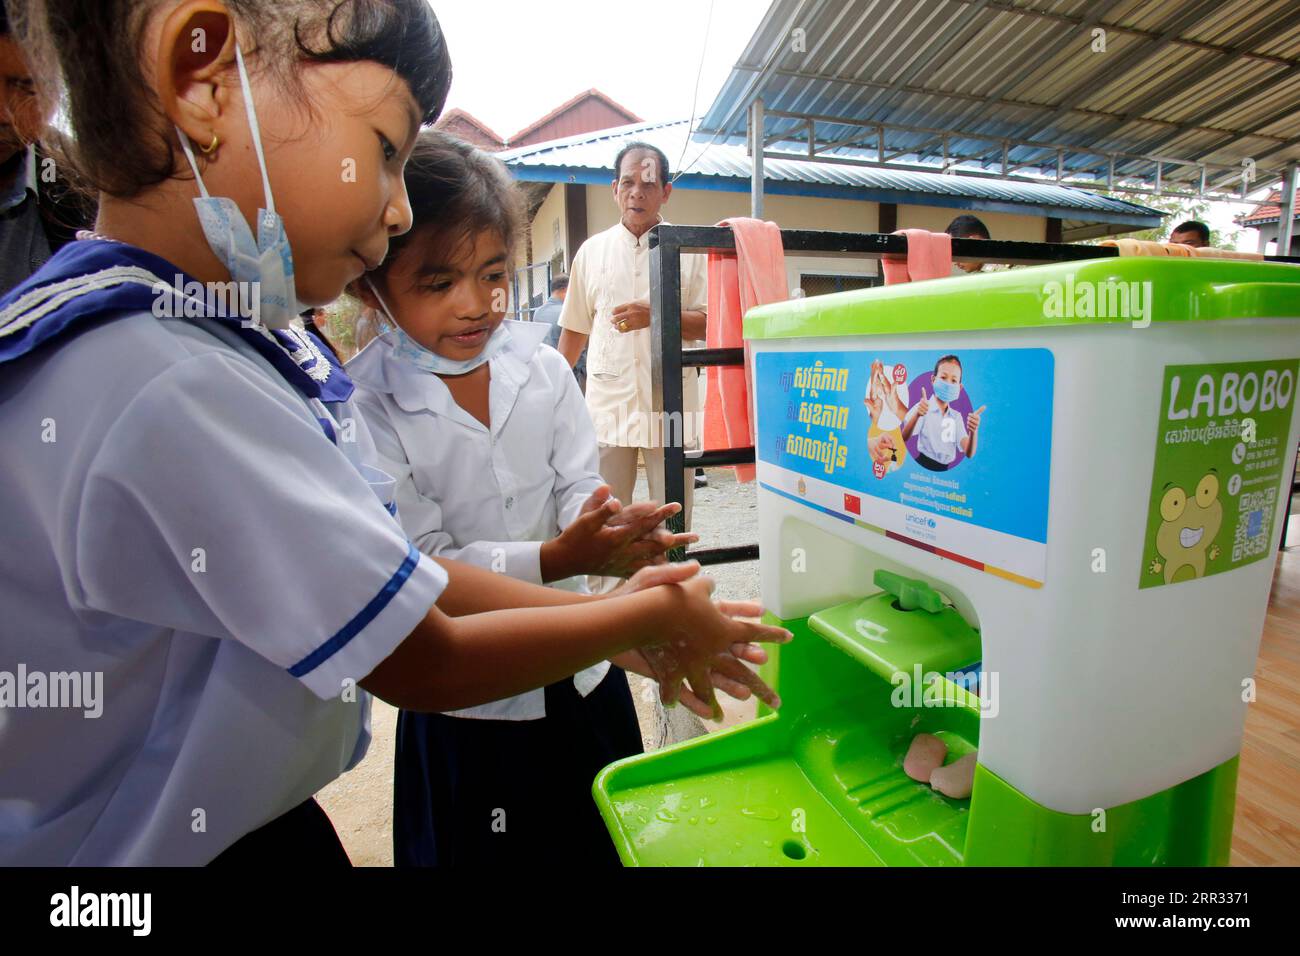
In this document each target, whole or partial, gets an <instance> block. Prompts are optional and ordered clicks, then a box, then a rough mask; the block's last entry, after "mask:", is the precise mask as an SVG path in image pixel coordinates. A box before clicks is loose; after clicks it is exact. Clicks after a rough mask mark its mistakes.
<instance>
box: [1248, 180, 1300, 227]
mask: <svg viewBox="0 0 1300 956" xmlns="http://www.w3.org/2000/svg"><path fill="white" fill-rule="evenodd" d="M1281 218H1282V193H1281V191H1280V190H1277V189H1275V190H1273V191H1272V192H1271V193H1269V194H1268V198H1267V199H1265V200H1264V201H1263V202H1262V203H1260V204H1259V205H1258V206H1256V207H1255V211H1254V212H1252V213H1250V214H1249V215H1246V216H1242V217H1241V218H1239V219H1238V220H1237V225H1239V226H1254V225H1257V224H1260V223H1268V222H1277V221H1278V220H1279V219H1281ZM1295 218H1296V219H1300V208H1297V209H1296V210H1295Z"/></svg>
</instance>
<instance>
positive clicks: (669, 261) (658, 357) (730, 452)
mask: <svg viewBox="0 0 1300 956" xmlns="http://www.w3.org/2000/svg"><path fill="white" fill-rule="evenodd" d="M781 243H782V245H783V246H784V248H785V252H786V255H816V256H824V257H844V258H854V259H879V258H881V257H882V256H906V255H907V237H906V236H896V235H889V234H885V233H876V232H823V231H819V230H814V229H783V230H781ZM735 249H736V239H735V234H734V233H733V232H732V231H731V229H730V228H727V227H725V226H672V225H663V226H655V227H654V228H653V229H651V230H650V334H651V336H652V341H653V342H654V343H655V344H654V347H653V348H652V349H651V353H652V354H651V369H650V381H651V388H652V403H651V407H652V408H654V409H655V410H656V411H658V412H659V413H661V414H662V420H663V422H665V423H682V424H679V425H678V426H677V427H676V428H675V429H672V428H664V429H663V440H664V473H665V474H664V497H665V498H666V499H667V500H668V501H675V502H677V503H678V504H682V503H684V502H685V499H686V471H685V469H687V468H697V467H700V468H714V467H718V466H722V465H745V464H753V463H754V461H755V457H754V446H753V445H747V446H745V447H743V448H725V449H719V450H716V451H698V452H689V453H688V452H687V451H686V448H685V434H684V431H685V429H684V417H683V407H682V369H684V368H702V367H706V366H709V365H723V366H725V365H744V363H745V351H744V349H741V348H725V349H684V348H682V259H681V257H682V254H683V253H686V254H692V253H709V252H734V251H735ZM1118 255H1119V250H1118V249H1117V248H1115V247H1114V246H1084V245H1072V244H1070V243H1054V242H1009V241H1005V240H999V239H954V240H952V258H953V261H954V262H1001V263H1008V264H1011V265H1037V264H1041V263H1045V262H1073V261H1078V260H1082V259H1104V258H1111V257H1113V256H1118ZM1266 259H1267V261H1270V262H1294V263H1300V257H1294V256H1268V257H1266ZM1293 481H1294V479H1293ZM685 521H686V519H685V514H684V512H683V513H678V514H677V515H676V516H674V517H673V518H671V519H669V526H670V528H671V529H672V530H673V531H677V532H680V531H682V530H684V528H685ZM670 557H671V558H672V560H674V561H681V560H684V559H691V558H693V559H695V560H698V561H699V562H700V563H701V564H726V563H729V562H733V561H753V560H756V559H757V558H758V545H757V544H746V545H732V546H728V547H722V548H699V549H696V550H694V551H690V552H687V551H686V550H685V549H684V548H679V549H677V550H675V551H674V552H673V553H672V554H671V555H670Z"/></svg>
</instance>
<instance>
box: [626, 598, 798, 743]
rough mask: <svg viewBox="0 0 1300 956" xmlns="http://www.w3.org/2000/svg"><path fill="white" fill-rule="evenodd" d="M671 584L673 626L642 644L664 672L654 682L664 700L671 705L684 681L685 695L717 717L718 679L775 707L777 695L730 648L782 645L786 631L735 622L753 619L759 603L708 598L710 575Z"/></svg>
mask: <svg viewBox="0 0 1300 956" xmlns="http://www.w3.org/2000/svg"><path fill="white" fill-rule="evenodd" d="M677 587H678V589H679V590H680V592H681V599H682V607H681V611H680V613H678V614H675V615H674V616H673V617H672V618H671V620H672V621H673V622H674V625H675V626H674V627H673V628H672V631H671V632H670V635H669V637H668V640H667V641H665V642H663V643H662V644H659V645H653V649H649V648H643V651H646V650H649V654H650V656H652V657H653V658H654V663H656V665H657V666H659V667H661V668H662V669H663V670H664V671H665V674H664V679H661V680H660V684H659V686H660V695H661V697H662V699H663V701H664V703H665V704H671V703H673V702H674V701H675V700H676V699H677V698H678V696H679V691H680V688H681V684H682V682H683V681H685V682H686V684H687V685H688V687H689V689H690V692H691V694H692V695H693V696H694V697H695V698H696V699H697V700H698V701H700V702H702V703H703V704H704V705H705V706H707V707H708V708H709V712H710V717H711V718H712V719H714V720H718V719H720V718H721V716H722V710H721V707H719V705H718V702H717V698H716V696H715V694H714V689H715V686H718V685H717V683H716V681H718V680H720V681H721V682H722V685H721V689H723V690H724V691H725V690H726V689H727V688H728V687H733V689H737V690H739V686H744V687H745V688H747V689H749V690H750V691H751V692H752V693H756V694H758V695H759V697H760V699H762V700H764V701H766V702H768V703H769V704H770V705H772V706H777V705H779V704H780V699H779V698H777V697H776V695H775V693H774V692H773V691H772V690H771V688H769V687H768V686H767V684H765V683H764V682H763V681H762V679H761V678H759V677H758V676H757V675H756V674H754V673H753V672H752V671H750V670H749V669H748V668H747V667H745V666H744V664H743V663H741V661H740V660H739V659H738V658H736V656H735V652H734V648H735V646H736V645H738V644H751V643H755V642H773V643H785V642H786V641H788V640H790V636H791V635H790V632H789V631H787V630H785V628H781V627H773V626H771V625H767V624H760V623H757V622H754V621H746V620H741V619H742V618H757V617H759V616H760V615H761V614H762V613H763V608H762V605H760V604H758V602H756V601H719V602H714V601H713V599H712V595H713V587H714V583H713V579H712V578H709V577H707V576H705V575H696V576H695V577H693V578H689V579H687V580H686V581H684V582H682V583H680V584H678V585H677ZM728 658H730V659H728ZM736 685H739V686H736ZM692 709H694V708H692Z"/></svg>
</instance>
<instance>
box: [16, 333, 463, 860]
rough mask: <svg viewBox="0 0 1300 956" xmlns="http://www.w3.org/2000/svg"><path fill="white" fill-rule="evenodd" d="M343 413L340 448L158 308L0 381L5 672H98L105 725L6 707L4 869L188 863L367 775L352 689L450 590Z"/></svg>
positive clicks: (247, 368)
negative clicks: (364, 460)
mask: <svg viewBox="0 0 1300 956" xmlns="http://www.w3.org/2000/svg"><path fill="white" fill-rule="evenodd" d="M209 324H211V323H209ZM350 405H351V403H345V404H343V405H334V406H333V407H334V408H336V409H341V414H340V415H339V416H338V418H336V419H335V421H334V425H335V426H336V434H341V435H344V436H347V435H353V434H355V435H356V436H357V438H358V442H357V444H358V448H356V449H348V448H346V447H345V445H346V444H347V442H346V439H344V440H343V441H344V444H340V445H336V444H334V443H332V442H331V441H330V440H329V439H328V438H327V437H326V435H325V433H324V431H323V429H322V427H321V425H320V424H319V422H318V420H317V419H318V417H319V416H320V415H321V413H322V412H325V411H326V409H325V406H324V405H322V404H320V402H319V401H316V400H311V401H310V402H309V400H308V399H306V398H304V397H303V396H302V395H301V394H300V393H299V392H297V391H296V390H295V389H293V388H292V387H291V386H290V385H289V384H288V383H287V382H286V381H285V380H284V379H283V378H282V377H281V376H280V375H279V374H278V373H277V372H276V371H275V369H274V368H273V367H272V366H271V365H270V363H269V362H268V361H267V360H266V359H265V358H263V357H262V356H261V355H259V354H258V353H257V352H256V351H255V350H254V349H253V348H252V347H251V346H250V345H248V344H247V343H245V342H243V341H241V340H240V339H239V337H238V335H237V334H236V333H234V332H233V331H230V330H226V329H221V328H215V327H214V328H209V327H208V326H207V325H204V326H202V327H200V325H199V324H197V323H196V321H195V320H171V319H162V320H160V319H157V318H155V317H153V316H152V315H150V314H148V313H139V314H136V315H132V316H128V317H124V318H121V319H118V320H116V321H113V322H109V323H107V324H105V325H101V326H99V327H93V328H90V329H88V330H87V331H84V332H82V333H80V334H79V335H77V336H75V337H74V338H72V339H71V340H69V341H67V342H66V343H63V344H62V345H61V346H60V347H58V348H53V347H47V348H44V349H40V350H38V351H36V352H35V353H33V354H32V355H29V356H27V357H25V358H23V359H21V360H19V361H16V362H13V363H11V364H9V365H7V366H5V367H3V369H0V461H3V462H4V463H5V465H4V468H3V469H0V526H3V527H4V534H3V536H0V607H3V608H4V609H5V613H4V618H3V623H0V650H2V651H3V653H2V654H0V671H8V672H10V673H11V674H13V672H14V671H15V670H16V668H17V667H18V665H19V664H22V665H23V667H24V669H25V670H26V671H27V672H28V674H30V673H31V672H33V671H40V672H43V673H46V674H49V673H55V672H65V673H66V672H98V673H99V674H102V700H101V702H100V703H101V705H102V713H101V715H100V716H99V717H98V718H87V717H85V716H84V710H83V709H77V708H61V709H48V708H41V709H37V708H31V707H21V706H13V703H12V702H11V703H10V705H9V706H4V707H0V865H16V864H26V865H32V864H37V865H62V864H69V865H77V866H104V865H139V864H150V865H153V864H161V865H193V864H203V863H206V862H208V861H210V860H211V859H212V858H214V857H215V856H217V855H218V854H219V853H220V852H221V851H222V850H224V849H226V848H227V847H228V846H230V845H231V844H232V843H234V842H235V841H236V840H237V839H238V838H239V837H241V836H243V835H245V834H247V833H249V832H251V831H252V830H254V829H256V828H257V827H259V826H261V825H263V824H265V823H267V822H269V821H270V820H272V819H274V818H276V817H277V816H280V815H281V814H283V813H285V812H287V811H288V810H291V809H292V808H294V807H295V806H297V805H298V804H299V803H301V802H302V801H304V800H306V799H307V798H308V797H310V796H311V795H312V794H314V793H315V792H316V791H318V790H319V789H320V788H321V787H323V786H324V785H325V784H327V783H329V782H330V781H331V780H333V779H334V778H335V777H337V776H338V775H339V774H340V773H342V772H343V771H344V770H345V769H348V768H350V767H351V766H353V765H354V764H355V763H356V762H357V761H358V760H360V759H361V757H362V756H363V755H364V753H365V750H366V747H367V744H368V742H369V697H368V695H367V694H366V693H365V692H364V691H362V690H360V689H359V688H356V687H355V682H357V681H359V680H361V679H363V678H364V677H365V676H366V675H367V674H369V673H370V671H371V670H373V669H374V667H375V666H376V665H377V664H379V663H380V662H381V661H383V660H384V659H385V658H386V657H388V656H389V655H390V654H391V653H392V651H393V650H394V649H395V648H396V647H397V645H398V644H400V643H401V642H402V640H403V639H404V638H405V637H406V636H407V635H408V634H409V633H410V632H411V631H412V629H414V627H415V626H416V625H417V624H418V623H419V622H420V620H421V619H422V618H423V617H424V616H425V615H426V613H427V612H428V610H429V608H430V606H431V605H432V604H433V603H434V601H435V600H436V599H437V598H438V596H439V595H440V594H441V593H442V590H443V588H444V587H445V586H446V583H447V576H446V572H444V571H443V569H442V568H441V567H439V566H438V565H437V563H436V562H433V561H430V560H429V559H428V558H425V557H423V556H421V555H420V554H419V553H418V551H416V550H415V549H414V548H413V547H412V546H411V544H410V542H409V541H408V540H407V538H406V535H405V534H403V533H402V530H401V528H400V527H399V526H398V525H397V523H396V522H395V521H394V520H393V518H392V517H391V515H390V514H389V512H388V511H387V510H386V509H385V506H384V505H383V504H382V503H381V501H380V500H379V498H378V497H377V496H376V494H375V492H374V491H373V490H372V488H371V486H370V485H369V484H368V483H367V481H366V480H365V479H364V478H363V477H362V475H361V473H360V472H359V470H358V468H357V467H355V465H356V463H357V459H359V458H360V457H361V456H363V455H364V454H365V449H364V445H365V436H364V428H363V426H362V425H361V423H360V422H359V421H357V422H355V424H354V428H355V431H353V430H352V429H349V428H348V422H347V419H348V418H357V417H358V416H356V415H354V414H353V413H352V412H351V411H349V408H350ZM50 429H53V431H51V430H50ZM350 459H353V460H350ZM372 474H373V473H372ZM381 483H382V482H381Z"/></svg>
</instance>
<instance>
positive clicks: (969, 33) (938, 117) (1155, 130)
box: [700, 0, 1300, 186]
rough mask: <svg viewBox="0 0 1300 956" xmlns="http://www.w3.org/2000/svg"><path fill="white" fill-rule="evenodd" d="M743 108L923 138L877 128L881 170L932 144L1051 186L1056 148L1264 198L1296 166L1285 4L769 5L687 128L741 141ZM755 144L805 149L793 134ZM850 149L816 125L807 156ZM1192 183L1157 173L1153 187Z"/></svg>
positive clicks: (1076, 159) (1177, 0) (1291, 0)
mask: <svg viewBox="0 0 1300 956" xmlns="http://www.w3.org/2000/svg"><path fill="white" fill-rule="evenodd" d="M796 31H799V32H796ZM1102 46H1104V49H1102V48H1101V47H1102ZM760 95H761V97H762V99H763V101H764V104H765V107H766V108H767V110H768V111H769V113H770V112H771V111H776V112H785V113H793V114H799V115H801V116H807V115H810V114H817V115H822V116H829V117H832V118H838V119H841V120H843V119H849V120H853V121H856V122H860V123H873V124H890V125H893V126H900V127H912V128H916V127H920V128H922V129H923V130H926V131H927V132H909V131H907V130H903V129H887V130H886V131H885V152H886V154H890V153H897V154H898V155H896V156H894V157H893V160H892V161H894V162H909V163H934V162H938V161H940V160H941V156H942V150H943V145H942V142H941V139H942V136H940V137H938V141H937V138H936V135H935V132H936V131H937V132H938V133H939V134H947V136H948V139H947V150H948V157H949V160H950V161H951V162H957V161H963V162H966V163H968V164H970V165H971V166H972V167H974V168H982V169H988V170H992V171H995V172H998V171H1000V165H1001V161H1002V147H1001V145H1000V143H999V142H998V141H999V140H1002V139H1006V140H1013V141H1022V142H1027V143H1029V144H1030V145H1024V146H1014V145H1013V146H1012V147H1011V148H1010V149H1009V153H1008V160H1009V164H1010V165H1011V166H1014V165H1016V164H1020V163H1026V164H1030V165H1029V166H1028V167H1026V169H1028V170H1031V171H1033V172H1034V173H1035V174H1037V175H1045V176H1051V177H1053V178H1054V177H1055V175H1056V171H1057V147H1064V152H1063V155H1062V156H1061V167H1062V172H1063V174H1064V175H1066V176H1069V175H1072V174H1079V175H1081V174H1084V173H1086V172H1087V170H1088V169H1089V168H1090V167H1092V168H1094V169H1097V168H1100V171H1101V173H1102V174H1103V176H1104V174H1105V172H1106V167H1107V164H1108V154H1111V155H1115V156H1116V157H1117V160H1116V167H1115V168H1116V173H1117V174H1118V175H1121V176H1126V177H1130V178H1132V179H1133V180H1144V181H1146V182H1147V183H1148V184H1152V181H1153V180H1154V179H1155V163H1154V161H1152V160H1150V159H1147V160H1142V159H1137V158H1133V157H1139V156H1143V157H1158V158H1166V159H1169V160H1173V159H1177V160H1183V161H1189V162H1191V163H1195V164H1205V165H1208V167H1209V168H1208V170H1207V174H1208V177H1209V179H1210V183H1209V184H1210V185H1214V181H1215V180H1226V179H1228V178H1230V177H1231V176H1232V175H1233V174H1234V173H1235V172H1237V171H1239V169H1240V166H1241V164H1242V161H1243V160H1245V159H1253V160H1254V161H1255V163H1256V165H1257V168H1258V170H1259V173H1260V178H1259V179H1258V181H1257V185H1264V184H1265V183H1266V182H1267V181H1268V178H1267V177H1273V178H1276V176H1275V174H1276V173H1279V172H1280V170H1281V169H1282V168H1283V167H1284V166H1285V165H1286V163H1288V162H1291V161H1297V160H1300V136H1297V135H1296V132H1297V127H1298V126H1300V3H1297V2H1296V0H1000V2H999V0H775V2H773V3H772V6H771V8H770V9H769V10H768V13H767V15H766V17H765V18H764V20H763V21H762V23H761V24H760V26H759V27H758V29H757V31H756V32H755V34H754V36H753V38H752V39H751V41H750V43H749V45H748V47H747V48H746V50H745V52H744V53H743V54H742V55H741V57H740V59H739V60H738V61H737V63H736V65H735V67H734V69H733V72H732V74H731V76H730V77H729V78H728V79H727V81H726V83H725V84H724V85H723V88H722V90H721V92H720V93H719V95H718V97H717V99H716V100H715V101H714V103H713V105H712V106H711V107H710V109H709V110H708V111H707V113H706V114H705V116H704V117H703V119H702V120H701V123H700V129H702V130H704V131H707V132H709V133H713V134H717V135H720V136H727V137H743V136H744V135H745V130H746V110H747V108H748V106H749V104H750V102H752V100H753V99H754V98H755V97H756V96H760ZM765 128H766V132H767V133H768V135H772V134H777V133H783V132H784V133H786V134H787V135H788V137H789V138H791V139H794V140H801V141H803V142H804V143H805V144H806V140H807V127H806V125H805V123H804V122H803V121H802V120H799V119H794V118H781V117H772V116H770V115H769V119H768V122H767V123H766V126H765ZM867 133H868V131H864V130H863V128H862V127H855V126H849V125H845V124H843V123H841V124H838V125H837V124H835V123H834V122H832V121H829V120H828V121H817V122H816V123H815V124H814V131H813V140H814V143H815V144H818V145H826V144H831V143H834V142H836V141H837V140H840V139H844V138H848V137H852V136H854V135H855V134H857V135H859V137H862V136H865V135H867ZM1037 144H1042V145H1041V146H1040V145H1037ZM871 145H872V146H873V147H874V146H875V145H876V143H875V136H874V134H872V140H871ZM805 148H806V146H805ZM871 152H872V159H873V160H877V159H878V158H879V157H878V156H877V155H876V151H875V150H874V149H873V150H872V151H871ZM1021 171H1022V172H1024V171H1025V170H1021ZM1199 178H1200V169H1199V168H1198V166H1195V165H1193V166H1176V165H1166V166H1165V167H1164V168H1163V169H1162V171H1161V183H1162V185H1168V184H1169V183H1171V182H1173V183H1178V184H1182V185H1184V186H1198V185H1199Z"/></svg>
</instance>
